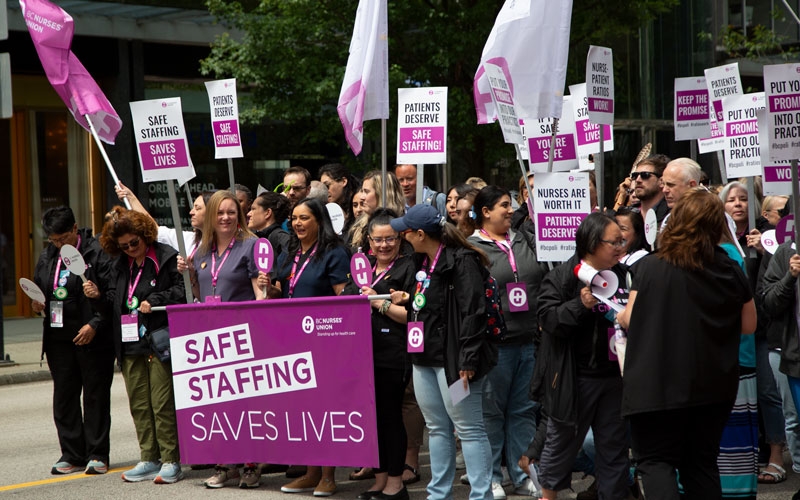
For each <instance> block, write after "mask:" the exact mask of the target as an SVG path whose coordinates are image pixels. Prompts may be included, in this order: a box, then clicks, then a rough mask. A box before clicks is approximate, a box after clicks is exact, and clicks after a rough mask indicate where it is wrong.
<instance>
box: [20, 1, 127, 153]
mask: <svg viewBox="0 0 800 500" xmlns="http://www.w3.org/2000/svg"><path fill="white" fill-rule="evenodd" d="M19 4H20V6H21V7H22V15H23V17H24V18H25V24H27V25H28V32H30V34H31V39H32V40H33V45H34V47H36V52H37V53H38V54H39V59H40V60H41V62H42V67H43V68H44V72H45V74H46V75H47V79H48V80H49V81H50V84H51V85H52V86H53V90H55V91H56V93H57V94H58V95H59V97H61V100H62V101H64V104H66V105H67V108H69V110H70V112H71V113H72V116H74V117H75V120H77V122H78V123H79V124H80V125H81V126H82V127H83V128H85V129H86V130H89V131H91V130H90V127H89V123H88V122H87V121H86V115H89V116H90V117H91V120H92V123H93V124H94V126H95V129H96V130H97V135H98V137H100V139H101V140H102V141H103V142H106V143H108V144H114V139H115V138H116V137H117V134H118V133H119V131H120V129H121V128H122V120H121V119H120V117H119V115H117V112H116V111H114V107H113V106H111V103H110V102H108V99H106V96H105V95H104V94H103V91H102V90H100V87H99V86H98V85H97V83H96V82H95V81H94V79H93V78H92V76H91V75H90V74H89V72H88V71H86V68H84V67H83V64H81V62H80V61H79V60H78V58H77V57H75V54H73V53H72V50H71V49H70V47H71V46H72V34H73V31H74V27H73V22H72V17H71V16H70V15H69V14H67V13H66V12H65V11H64V10H63V9H62V8H61V7H59V6H57V5H54V4H52V3H50V2H48V1H47V0H19Z"/></svg>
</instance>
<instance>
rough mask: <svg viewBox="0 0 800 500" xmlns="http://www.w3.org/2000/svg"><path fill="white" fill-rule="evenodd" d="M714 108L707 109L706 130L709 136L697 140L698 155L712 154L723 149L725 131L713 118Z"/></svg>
mask: <svg viewBox="0 0 800 500" xmlns="http://www.w3.org/2000/svg"><path fill="white" fill-rule="evenodd" d="M715 115H716V113H715V112H714V108H712V107H711V106H709V107H708V128H709V130H710V131H711V135H709V136H708V137H703V138H702V139H697V150H698V151H700V153H713V152H714V151H722V150H723V149H725V131H724V129H723V128H722V126H721V124H720V123H719V122H718V121H717V120H716V119H715V118H714V116H715Z"/></svg>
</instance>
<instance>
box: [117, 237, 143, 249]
mask: <svg viewBox="0 0 800 500" xmlns="http://www.w3.org/2000/svg"><path fill="white" fill-rule="evenodd" d="M138 246H139V238H133V239H132V240H131V241H129V242H128V243H120V244H119V248H120V250H122V251H123V252H127V251H128V249H129V248H136V247H138Z"/></svg>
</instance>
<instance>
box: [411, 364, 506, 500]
mask: <svg viewBox="0 0 800 500" xmlns="http://www.w3.org/2000/svg"><path fill="white" fill-rule="evenodd" d="M485 382H486V377H482V378H480V379H479V380H477V381H475V382H472V383H470V384H469V391H470V394H469V396H467V397H466V398H464V399H463V400H461V401H460V402H459V403H458V404H457V405H455V406H453V403H452V400H451V399H450V392H449V389H448V386H447V380H446V378H445V374H444V368H442V367H430V366H419V365H414V391H415V393H416V396H417V403H418V404H419V407H420V409H421V410H422V415H423V416H424V417H425V424H426V425H427V427H428V438H429V443H428V444H429V448H430V457H431V482H430V483H428V500H452V499H453V481H454V480H455V474H456V440H455V436H454V435H453V427H454V426H455V430H456V432H458V437H459V438H460V439H461V451H462V453H463V454H464V461H465V462H466V464H467V477H469V484H470V492H469V498H470V500H493V498H494V497H493V496H492V480H491V477H492V448H491V446H489V439H488V438H487V437H486V430H485V429H484V426H483V409H482V406H483V405H482V404H481V400H482V398H483V386H484V384H485ZM459 383H460V382H459Z"/></svg>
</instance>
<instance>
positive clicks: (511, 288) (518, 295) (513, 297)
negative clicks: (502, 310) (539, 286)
mask: <svg viewBox="0 0 800 500" xmlns="http://www.w3.org/2000/svg"><path fill="white" fill-rule="evenodd" d="M506 296H507V297H508V311H509V312H523V311H527V310H528V288H527V287H526V286H525V283H506Z"/></svg>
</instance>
